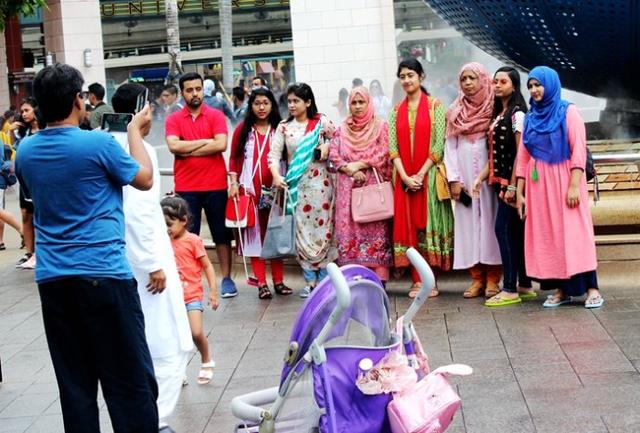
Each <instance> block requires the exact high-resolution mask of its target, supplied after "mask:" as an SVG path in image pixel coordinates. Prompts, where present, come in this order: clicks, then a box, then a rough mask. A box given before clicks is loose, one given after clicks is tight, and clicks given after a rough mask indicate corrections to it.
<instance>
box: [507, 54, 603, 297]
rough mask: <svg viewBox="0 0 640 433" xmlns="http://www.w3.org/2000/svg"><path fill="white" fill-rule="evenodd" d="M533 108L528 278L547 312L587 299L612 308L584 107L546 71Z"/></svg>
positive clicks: (541, 70)
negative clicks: (598, 239) (605, 290)
mask: <svg viewBox="0 0 640 433" xmlns="http://www.w3.org/2000/svg"><path fill="white" fill-rule="evenodd" d="M527 88H528V89H529V93H530V94H531V100H530V104H531V110H530V111H529V113H527V115H526V117H525V126H524V132H523V134H522V142H521V145H520V150H519V152H518V165H517V169H516V175H517V177H518V191H517V207H518V211H519V213H520V216H521V217H523V218H526V219H525V234H524V236H525V240H524V248H525V262H526V268H527V274H528V275H529V276H530V277H532V278H534V279H537V280H538V281H540V288H541V289H543V290H552V289H555V290H556V292H555V294H554V295H551V296H549V297H548V298H547V300H546V301H545V303H544V304H543V306H544V307H547V308H555V307H558V306H560V305H563V304H566V303H569V302H571V297H572V296H583V295H584V294H585V293H586V294H587V298H586V301H585V303H584V306H585V307H586V308H597V307H601V306H602V304H603V303H604V300H603V298H602V296H601V295H600V291H599V290H598V281H597V276H596V267H597V259H596V247H595V239H594V234H593V222H592V220H591V213H590V212H589V195H588V192H587V180H586V176H585V174H584V168H585V164H586V159H587V145H586V138H585V136H586V134H585V127H584V121H583V120H582V116H581V115H580V112H579V111H578V109H577V108H576V107H575V106H574V105H572V104H570V103H569V102H568V101H564V100H562V99H561V98H560V92H561V90H562V89H561V85H560V78H559V77H558V73H557V72H556V71H554V70H553V69H551V68H548V67H546V66H538V67H535V68H534V69H532V70H531V72H530V73H529V79H528V81H527Z"/></svg>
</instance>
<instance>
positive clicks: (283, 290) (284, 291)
mask: <svg viewBox="0 0 640 433" xmlns="http://www.w3.org/2000/svg"><path fill="white" fill-rule="evenodd" d="M273 290H275V292H276V293H277V294H278V295H281V296H288V295H290V294H292V293H293V290H291V288H289V287H287V286H285V285H284V283H283V282H282V281H281V282H279V283H276V284H274V285H273Z"/></svg>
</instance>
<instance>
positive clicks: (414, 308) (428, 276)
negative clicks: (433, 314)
mask: <svg viewBox="0 0 640 433" xmlns="http://www.w3.org/2000/svg"><path fill="white" fill-rule="evenodd" d="M407 257H408V258H409V261H410V262H411V264H412V265H413V267H414V268H416V271H418V274H419V275H420V280H421V281H422V289H420V292H419V293H418V296H416V298H415V299H414V300H413V302H412V303H411V306H410V307H409V309H408V310H407V312H406V313H405V315H404V323H405V325H407V326H408V325H409V323H411V320H412V319H413V316H415V315H416V313H417V312H418V310H420V307H422V304H424V301H426V300H427V297H428V296H429V293H430V292H431V289H433V287H434V286H435V285H436V278H435V276H434V275H433V271H432V270H431V268H430V267H429V265H428V264H427V261H426V260H425V259H424V257H422V256H421V255H420V253H419V252H418V251H416V250H415V248H409V249H408V250H407Z"/></svg>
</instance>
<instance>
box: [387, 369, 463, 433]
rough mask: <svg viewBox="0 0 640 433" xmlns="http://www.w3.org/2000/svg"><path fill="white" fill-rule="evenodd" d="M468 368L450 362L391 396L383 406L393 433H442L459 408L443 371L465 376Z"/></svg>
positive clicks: (458, 403)
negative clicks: (389, 401) (386, 404)
mask: <svg viewBox="0 0 640 433" xmlns="http://www.w3.org/2000/svg"><path fill="white" fill-rule="evenodd" d="M472 371H473V370H472V369H471V367H469V366H467V365H463V364H451V365H446V366H443V367H440V368H437V369H435V370H434V371H432V372H431V373H429V374H428V375H426V376H425V377H423V378H422V379H421V380H419V381H418V382H416V383H415V384H414V385H412V386H411V387H410V388H408V389H406V390H405V391H403V392H401V393H397V394H395V395H394V397H393V400H392V401H391V403H389V405H388V406H387V414H388V415H389V422H390V424H391V431H392V432H393V433H442V432H444V431H445V430H446V429H447V427H448V426H449V424H450V423H451V420H452V419H453V416H454V415H455V413H456V411H457V410H458V408H459V407H460V397H459V396H458V394H457V393H456V391H455V390H454V389H453V387H452V386H451V384H450V383H449V381H448V380H447V374H456V375H460V376H466V375H469V374H471V372H472Z"/></svg>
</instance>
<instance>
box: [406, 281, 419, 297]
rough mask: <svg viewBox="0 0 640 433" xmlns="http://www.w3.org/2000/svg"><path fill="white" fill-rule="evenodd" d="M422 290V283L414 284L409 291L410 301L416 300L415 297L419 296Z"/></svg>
mask: <svg viewBox="0 0 640 433" xmlns="http://www.w3.org/2000/svg"><path fill="white" fill-rule="evenodd" d="M421 289H422V283H413V285H412V286H411V288H410V289H409V299H415V297H416V296H418V293H420V290H421Z"/></svg>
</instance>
